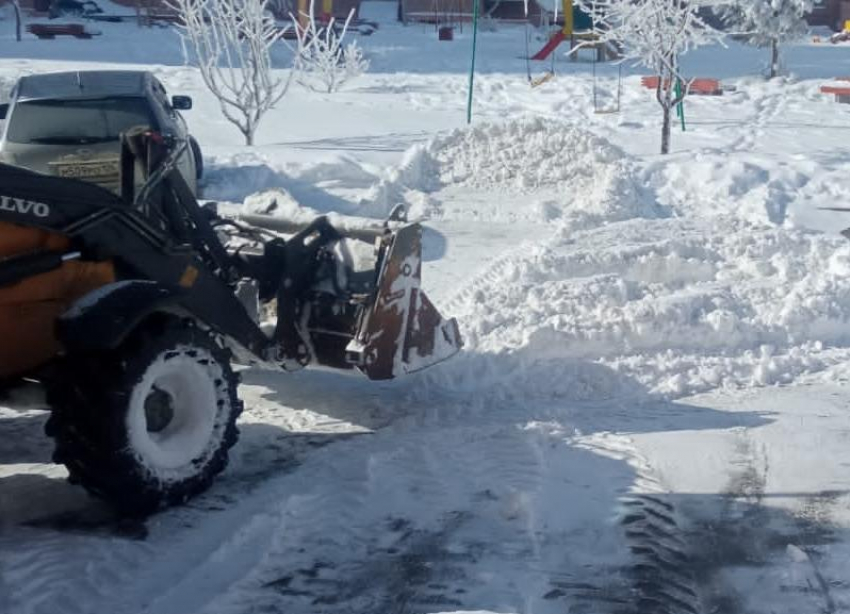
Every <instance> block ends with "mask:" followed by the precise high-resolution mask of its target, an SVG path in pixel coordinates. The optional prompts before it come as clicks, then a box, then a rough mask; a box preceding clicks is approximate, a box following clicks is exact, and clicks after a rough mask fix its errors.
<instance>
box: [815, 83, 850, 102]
mask: <svg viewBox="0 0 850 614" xmlns="http://www.w3.org/2000/svg"><path fill="white" fill-rule="evenodd" d="M835 81H843V82H849V81H850V77H836V78H835ZM820 92H821V94H832V95H834V96H835V102H838V103H840V104H850V83H847V85H822V86H821V88H820Z"/></svg>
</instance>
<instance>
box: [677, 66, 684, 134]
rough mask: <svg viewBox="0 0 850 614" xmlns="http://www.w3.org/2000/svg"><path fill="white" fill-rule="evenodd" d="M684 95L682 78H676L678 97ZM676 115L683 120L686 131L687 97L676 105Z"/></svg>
mask: <svg viewBox="0 0 850 614" xmlns="http://www.w3.org/2000/svg"><path fill="white" fill-rule="evenodd" d="M681 95H682V80H681V79H676V98H678V97H679V96H681ZM676 115H677V116H678V117H679V119H681V120H682V132H684V131H685V99H684V98H682V101H681V102H680V103H679V104H677V105H676Z"/></svg>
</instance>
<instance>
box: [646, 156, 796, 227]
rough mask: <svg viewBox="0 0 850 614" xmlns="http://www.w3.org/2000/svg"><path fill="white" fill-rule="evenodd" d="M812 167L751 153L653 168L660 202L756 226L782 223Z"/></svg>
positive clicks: (691, 159) (675, 208)
mask: <svg viewBox="0 0 850 614" xmlns="http://www.w3.org/2000/svg"><path fill="white" fill-rule="evenodd" d="M808 170H809V169H808V168H807V167H806V165H803V164H801V163H800V162H795V163H793V164H789V163H783V162H777V161H775V160H768V159H764V158H763V157H760V156H757V155H754V154H753V155H748V156H747V157H746V159H742V157H741V156H739V155H735V154H728V153H716V152H710V153H698V154H696V155H688V156H687V158H686V159H684V160H675V161H670V162H668V163H665V164H663V165H661V166H660V168H657V169H650V171H649V172H648V181H647V183H649V184H650V185H651V186H652V187H653V188H654V190H655V192H656V194H657V197H658V199H659V201H660V202H661V203H663V204H664V205H666V206H668V207H670V208H671V209H672V210H673V211H674V212H676V213H677V214H679V215H687V216H698V217H707V216H724V217H728V216H733V217H736V218H740V219H744V220H747V221H750V222H752V223H754V224H783V223H784V222H785V220H786V217H787V215H788V209H789V205H790V204H791V203H792V202H793V200H794V198H795V195H796V194H797V193H798V191H799V190H800V189H801V188H802V187H803V186H805V185H806V184H807V183H808V181H809V175H808V174H807V173H806V172H801V171H808Z"/></svg>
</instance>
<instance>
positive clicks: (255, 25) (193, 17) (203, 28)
mask: <svg viewBox="0 0 850 614" xmlns="http://www.w3.org/2000/svg"><path fill="white" fill-rule="evenodd" d="M168 1H169V4H170V6H171V7H172V8H173V9H175V10H176V11H177V12H178V14H179V15H180V17H181V24H180V26H179V32H180V35H181V37H182V39H183V42H184V45H185V44H187V43H188V45H187V46H188V48H190V49H191V50H192V53H193V56H194V60H195V62H196V63H197V65H198V68H199V70H200V73H201V79H202V80H203V82H204V85H205V86H206V87H207V89H209V90H210V92H212V94H213V96H215V98H216V100H218V103H219V108H220V109H221V113H222V115H224V117H225V118H226V119H227V120H228V121H229V122H231V123H232V124H234V125H235V126H236V127H237V128H238V129H239V131H240V132H241V133H242V135H243V136H244V137H245V143H246V144H247V145H253V144H254V135H255V133H256V131H257V127H258V126H259V124H260V121H261V120H262V118H263V116H264V115H265V114H266V112H267V111H268V110H269V109H271V108H273V107H274V106H275V105H276V104H277V103H278V102H280V100H281V99H282V98H283V97H284V96H285V95H286V93H287V92H288V91H289V86H290V83H291V82H292V79H293V76H294V75H295V74H296V73H297V72H298V70H299V67H300V57H301V55H302V53H303V52H304V51H305V47H309V46H310V45H312V42H311V41H307V40H306V39H304V38H303V37H297V47H296V48H295V49H292V47H291V46H289V45H287V47H289V49H290V51H291V52H292V57H293V60H292V65H291V66H290V69H289V70H288V71H287V73H286V75H285V76H280V75H276V74H275V73H274V71H273V67H272V53H271V52H272V49H273V47H274V46H275V45H277V43H279V42H283V43H285V42H286V41H285V40H284V39H283V36H284V34H285V33H286V29H285V28H280V27H278V26H277V24H276V23H275V21H274V18H273V17H272V16H271V13H270V11H269V10H268V6H269V1H270V0H168Z"/></svg>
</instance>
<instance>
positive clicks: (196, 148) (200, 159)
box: [189, 136, 204, 181]
mask: <svg viewBox="0 0 850 614" xmlns="http://www.w3.org/2000/svg"><path fill="white" fill-rule="evenodd" d="M189 147H190V148H191V149H192V156H193V157H194V158H195V178H196V179H198V180H199V181H200V179H201V178H202V177H203V176H204V156H203V154H202V153H201V146H200V145H198V141H196V140H195V137H192V136H190V137H189Z"/></svg>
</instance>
